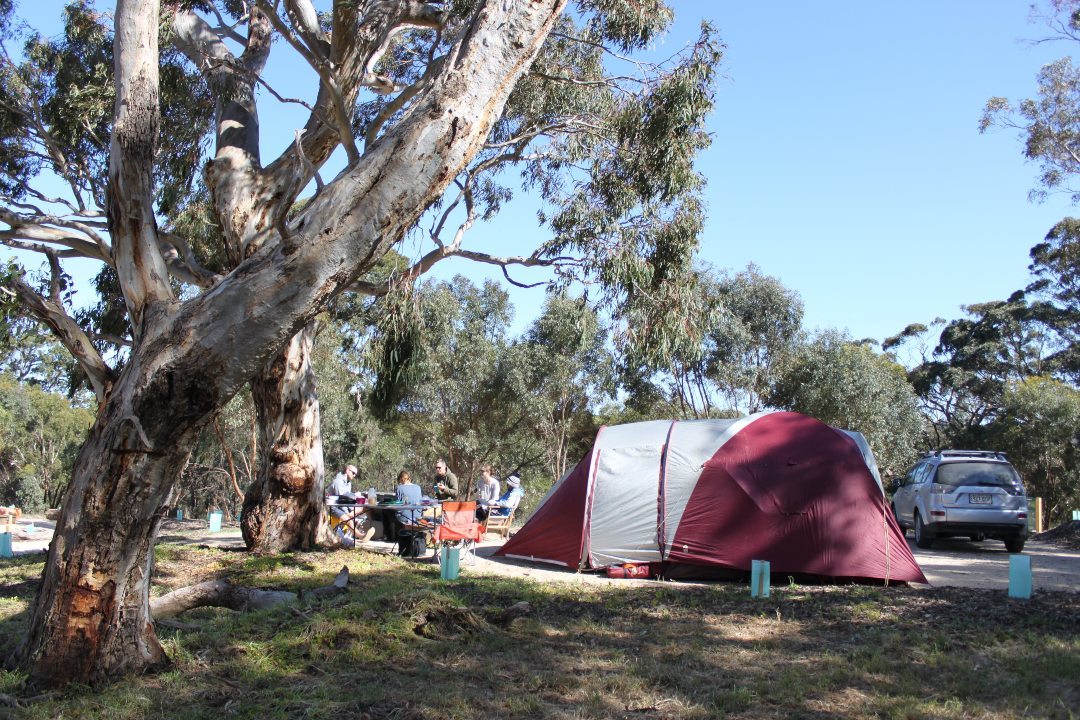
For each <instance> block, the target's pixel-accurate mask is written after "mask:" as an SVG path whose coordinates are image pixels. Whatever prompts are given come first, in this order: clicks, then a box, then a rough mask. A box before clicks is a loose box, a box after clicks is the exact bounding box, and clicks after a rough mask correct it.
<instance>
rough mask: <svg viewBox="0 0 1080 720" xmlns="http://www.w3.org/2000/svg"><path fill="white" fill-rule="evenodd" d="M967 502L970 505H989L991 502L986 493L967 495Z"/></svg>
mask: <svg viewBox="0 0 1080 720" xmlns="http://www.w3.org/2000/svg"><path fill="white" fill-rule="evenodd" d="M968 502H969V503H971V504H972V505H989V504H990V503H992V502H993V500H991V496H990V495H989V494H988V493H972V494H971V495H968Z"/></svg>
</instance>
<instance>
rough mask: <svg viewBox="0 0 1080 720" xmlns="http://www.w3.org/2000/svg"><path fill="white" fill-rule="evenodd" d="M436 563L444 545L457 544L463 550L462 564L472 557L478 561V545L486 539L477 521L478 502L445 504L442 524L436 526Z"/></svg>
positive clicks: (443, 505)
mask: <svg viewBox="0 0 1080 720" xmlns="http://www.w3.org/2000/svg"><path fill="white" fill-rule="evenodd" d="M433 537H434V539H435V543H436V558H435V559H436V562H438V561H439V552H438V551H439V549H440V548H442V546H444V545H451V544H457V545H458V547H460V548H461V562H463V563H464V562H465V559H466V558H467V557H469V556H470V555H471V556H472V559H473V562H475V561H476V543H477V542H479V541H480V540H482V539H483V538H484V529H483V527H482V526H481V525H480V522H479V521H478V520H477V519H476V502H475V501H471V502H444V503H443V504H442V522H441V523H440V524H438V525H436V526H435V533H434V536H433Z"/></svg>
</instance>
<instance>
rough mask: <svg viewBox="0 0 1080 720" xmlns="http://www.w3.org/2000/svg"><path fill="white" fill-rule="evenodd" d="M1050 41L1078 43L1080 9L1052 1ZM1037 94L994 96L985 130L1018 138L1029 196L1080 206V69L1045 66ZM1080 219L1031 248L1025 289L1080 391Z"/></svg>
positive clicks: (1059, 368)
mask: <svg viewBox="0 0 1080 720" xmlns="http://www.w3.org/2000/svg"><path fill="white" fill-rule="evenodd" d="M1036 17H1037V18H1038V19H1040V20H1042V21H1044V22H1045V25H1046V27H1047V28H1048V32H1049V35H1048V36H1047V37H1045V38H1043V40H1042V41H1043V42H1048V41H1057V42H1063V43H1066V44H1072V43H1077V42H1080V2H1077V0H1053V1H1052V2H1051V3H1050V4H1049V11H1048V12H1046V13H1043V14H1040V15H1037V16H1036ZM1036 84H1037V89H1036V95H1035V97H1032V98H1027V99H1024V100H1021V101H1019V102H1010V101H1009V100H1008V99H1006V98H1002V97H994V98H991V99H990V100H989V101H987V104H986V108H985V110H984V112H983V117H982V121H981V123H980V129H981V130H982V131H984V132H985V131H987V130H989V129H990V128H1003V129H1007V130H1010V131H1015V132H1017V133H1019V135H1020V136H1021V138H1022V139H1023V142H1024V155H1025V157H1027V158H1028V160H1030V161H1031V162H1033V163H1035V164H1037V165H1038V167H1039V175H1038V178H1037V184H1036V187H1035V188H1033V189H1032V191H1031V193H1030V196H1031V198H1032V199H1034V200H1042V199H1044V198H1045V197H1046V196H1047V195H1048V194H1050V193H1065V194H1068V195H1069V197H1070V199H1071V200H1072V201H1073V203H1076V202H1078V201H1080V190H1078V189H1077V188H1076V186H1075V181H1076V177H1077V174H1078V173H1080V69H1078V68H1076V67H1075V66H1074V65H1073V61H1072V58H1071V57H1068V56H1066V57H1063V58H1061V59H1060V60H1057V61H1056V62H1053V63H1049V64H1048V65H1045V66H1044V67H1043V68H1042V69H1041V70H1040V71H1039V73H1038V75H1037V78H1036ZM1077 232H1078V230H1077V220H1076V219H1075V218H1065V219H1063V220H1062V221H1061V222H1059V223H1058V224H1057V225H1055V226H1054V227H1053V228H1051V229H1050V231H1049V232H1048V233H1047V235H1046V238H1045V239H1044V241H1043V242H1041V243H1039V244H1037V245H1035V246H1034V247H1033V248H1032V249H1031V259H1032V264H1031V266H1030V268H1029V269H1030V270H1031V272H1032V274H1033V276H1034V281H1033V282H1032V283H1031V285H1029V286H1028V288H1027V289H1026V292H1027V294H1028V295H1029V296H1030V299H1029V302H1030V303H1031V304H1032V306H1033V307H1038V306H1039V305H1040V304H1041V305H1042V307H1041V308H1038V309H1039V313H1040V315H1041V317H1040V320H1041V321H1042V322H1043V323H1044V324H1045V325H1046V327H1047V328H1048V331H1049V332H1051V333H1053V334H1054V335H1056V338H1055V339H1056V342H1057V344H1058V346H1057V348H1055V350H1056V353H1055V354H1053V355H1052V356H1051V357H1050V358H1048V359H1049V361H1050V362H1051V363H1052V364H1053V365H1054V367H1053V368H1052V369H1053V370H1054V371H1055V372H1058V373H1064V374H1067V375H1068V376H1069V377H1070V378H1071V381H1072V382H1073V383H1074V384H1075V383H1076V381H1077V377H1078V373H1080V359H1078V357H1077V350H1076V342H1077V339H1078V336H1080V302H1078V300H1080V295H1078V293H1077V269H1076V268H1077V267H1080V265H1078V262H1077V260H1078V258H1080V245H1078V241H1077V238H1078V235H1077Z"/></svg>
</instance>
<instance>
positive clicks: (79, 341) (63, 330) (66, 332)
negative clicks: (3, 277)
mask: <svg viewBox="0 0 1080 720" xmlns="http://www.w3.org/2000/svg"><path fill="white" fill-rule="evenodd" d="M54 283H55V280H54ZM8 285H9V288H10V290H11V291H12V292H13V293H14V294H15V295H16V296H17V297H18V299H19V301H20V303H22V304H23V305H24V306H25V307H26V309H27V311H28V312H30V313H31V314H32V315H33V316H34V317H35V318H37V319H38V320H40V321H41V322H42V323H44V324H45V325H47V326H48V327H49V329H50V330H52V331H53V334H54V335H56V338H57V339H58V340H59V341H60V342H61V343H63V345H64V347H65V348H67V350H68V352H70V353H71V356H72V357H74V358H75V360H76V362H78V363H79V367H81V368H82V369H83V371H84V372H85V373H86V375H87V377H88V378H89V379H90V385H91V386H92V387H93V388H94V395H95V396H97V399H98V402H101V401H103V400H104V399H105V396H106V395H107V394H108V392H109V390H110V389H111V388H112V383H113V380H114V379H115V374H114V373H113V371H112V368H110V367H109V366H108V365H106V364H105V361H104V360H103V359H102V357H101V355H100V354H99V353H98V351H97V348H95V347H94V344H93V343H92V342H90V338H89V337H88V336H87V335H86V333H85V332H84V331H83V329H82V328H81V327H79V324H78V323H76V322H75V321H74V320H73V319H72V318H71V317H70V316H69V315H68V314H67V313H66V312H65V311H64V308H63V305H62V304H60V303H59V302H56V301H53V300H46V299H45V298H43V297H41V296H40V295H39V294H38V293H37V291H35V290H34V288H32V287H30V285H29V284H27V282H26V280H25V278H23V277H22V276H14V277H12V278H10V279H9V280H8Z"/></svg>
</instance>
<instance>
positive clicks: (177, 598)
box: [150, 567, 349, 621]
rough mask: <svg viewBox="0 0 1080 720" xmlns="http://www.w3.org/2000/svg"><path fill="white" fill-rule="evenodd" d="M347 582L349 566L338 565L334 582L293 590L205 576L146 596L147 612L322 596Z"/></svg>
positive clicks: (159, 615)
mask: <svg viewBox="0 0 1080 720" xmlns="http://www.w3.org/2000/svg"><path fill="white" fill-rule="evenodd" d="M348 584H349V568H348V567H342V568H341V571H340V572H339V573H338V574H337V577H335V578H334V582H333V583H331V584H330V585H327V586H325V587H321V588H316V589H314V590H309V591H308V592H306V593H294V592H288V591H285V590H259V589H258V588H250V587H243V586H241V585H233V584H232V583H231V582H229V581H228V580H207V581H206V582H201V583H197V584H195V585H189V586H187V587H183V588H179V589H178V590H173V591H172V592H170V593H166V594H165V595H162V596H161V597H157V598H152V599H151V600H150V615H151V617H153V618H154V620H155V621H158V620H165V619H167V618H171V617H175V616H177V615H179V614H180V613H183V612H187V611H188V610H193V609H195V608H198V607H223V608H229V609H230V610H238V611H240V612H244V611H247V610H263V609H266V608H271V607H276V606H278V605H288V604H294V603H298V602H300V601H301V600H302V599H303V598H304V597H314V598H324V597H328V596H330V595H336V594H337V593H340V592H343V591H344V590H345V588H346V586H347V585H348Z"/></svg>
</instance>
